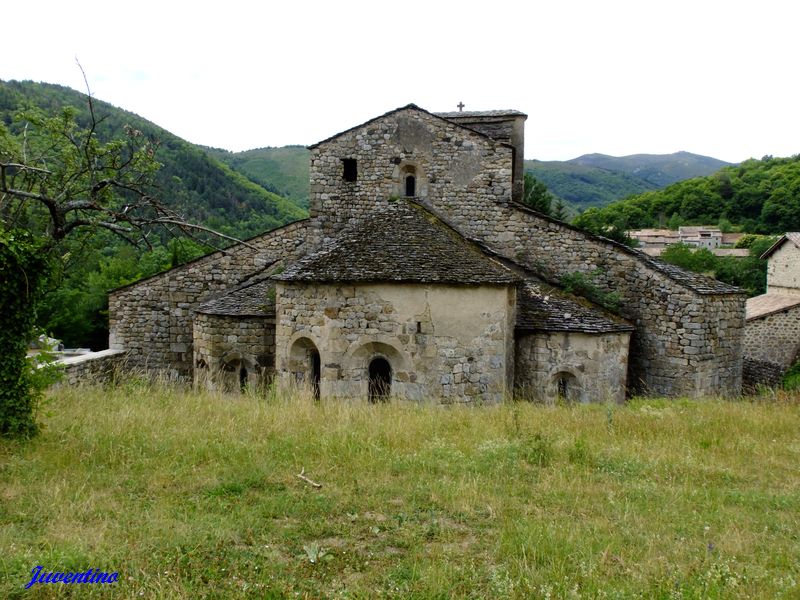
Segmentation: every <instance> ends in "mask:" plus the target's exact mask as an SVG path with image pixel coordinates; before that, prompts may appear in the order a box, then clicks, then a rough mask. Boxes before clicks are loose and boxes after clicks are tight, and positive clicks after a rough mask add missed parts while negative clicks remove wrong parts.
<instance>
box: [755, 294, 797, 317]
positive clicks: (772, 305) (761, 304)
mask: <svg viewBox="0 0 800 600" xmlns="http://www.w3.org/2000/svg"><path fill="white" fill-rule="evenodd" d="M746 306H747V308H746V312H745V318H746V319H747V320H748V321H751V320H753V319H760V318H761V317H766V316H767V315H771V314H773V313H776V312H781V311H784V310H788V309H790V308H794V307H795V306H800V296H784V295H782V294H769V293H767V294H761V295H760V296H756V297H755V298H748V299H747V305H746Z"/></svg>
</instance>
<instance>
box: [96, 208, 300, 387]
mask: <svg viewBox="0 0 800 600" xmlns="http://www.w3.org/2000/svg"><path fill="white" fill-rule="evenodd" d="M308 224H309V222H308V221H307V220H306V221H299V222H297V223H293V224H291V225H287V226H285V227H281V228H280V229H276V230H273V231H270V232H268V233H265V234H263V235H261V236H258V237H256V238H253V239H251V240H249V241H248V244H249V246H252V247H248V246H245V245H243V244H239V245H237V246H234V247H233V248H231V249H230V250H228V251H227V252H226V253H222V252H216V253H214V254H210V255H208V256H205V257H203V258H201V259H198V260H196V261H193V262H190V263H187V264H186V265H183V266H181V267H177V268H175V269H172V270H170V271H167V272H165V273H161V274H160V275H155V276H153V277H150V278H148V279H145V280H143V281H140V282H138V283H134V284H132V285H129V286H127V287H124V288H121V289H118V290H116V291H114V292H111V294H110V295H109V330H110V332H111V333H110V335H109V346H110V347H111V348H124V349H125V350H127V351H128V363H129V364H130V365H131V366H133V367H141V368H148V369H170V370H171V371H172V372H173V374H178V375H182V376H188V375H189V374H190V373H191V370H192V352H193V351H192V311H193V309H194V308H196V307H197V306H198V305H199V304H200V303H202V302H204V301H206V300H209V299H211V298H212V297H214V296H216V295H219V294H220V293H222V292H224V291H226V290H228V289H229V288H230V287H232V286H234V285H236V284H238V283H240V282H241V281H243V280H244V279H246V278H247V277H248V276H250V275H251V274H252V273H253V272H255V271H257V270H259V269H263V268H265V267H268V266H269V265H272V264H274V263H275V262H276V261H284V260H293V259H295V258H296V257H298V256H300V255H301V254H303V253H304V252H306V251H308V245H307V235H306V232H307V228H308Z"/></svg>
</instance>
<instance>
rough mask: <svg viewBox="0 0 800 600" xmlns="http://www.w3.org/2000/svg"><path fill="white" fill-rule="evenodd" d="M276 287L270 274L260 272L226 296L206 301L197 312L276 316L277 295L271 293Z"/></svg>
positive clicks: (237, 315)
mask: <svg viewBox="0 0 800 600" xmlns="http://www.w3.org/2000/svg"><path fill="white" fill-rule="evenodd" d="M274 289H275V282H274V281H272V280H270V279H269V275H267V274H260V275H257V276H256V277H254V278H253V279H251V280H250V281H248V282H247V283H245V284H242V285H239V286H237V287H235V288H233V290H231V291H229V292H228V293H226V294H225V295H224V296H220V297H219V298H215V299H213V300H209V301H208V302H204V303H203V304H201V305H200V306H198V307H197V308H196V309H195V312H198V313H202V314H206V315H221V316H228V317H274V316H275V296H274V294H271V293H270V290H274Z"/></svg>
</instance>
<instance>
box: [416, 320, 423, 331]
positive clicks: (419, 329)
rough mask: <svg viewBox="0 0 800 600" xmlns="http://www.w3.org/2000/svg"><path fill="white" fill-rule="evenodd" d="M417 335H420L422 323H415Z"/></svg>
mask: <svg viewBox="0 0 800 600" xmlns="http://www.w3.org/2000/svg"><path fill="white" fill-rule="evenodd" d="M417 333H422V321H417Z"/></svg>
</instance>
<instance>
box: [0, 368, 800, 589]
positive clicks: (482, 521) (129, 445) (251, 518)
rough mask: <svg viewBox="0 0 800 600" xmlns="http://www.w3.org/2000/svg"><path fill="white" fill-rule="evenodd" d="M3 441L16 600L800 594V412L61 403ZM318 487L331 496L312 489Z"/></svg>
mask: <svg viewBox="0 0 800 600" xmlns="http://www.w3.org/2000/svg"><path fill="white" fill-rule="evenodd" d="M42 421H43V423H44V425H45V427H44V432H43V434H42V435H41V436H40V437H39V438H37V439H36V440H34V441H32V442H30V443H26V444H21V443H9V442H2V443H0V465H1V466H0V502H1V504H0V580H1V581H0V596H3V597H17V596H19V597H21V596H22V593H23V586H24V585H25V584H26V583H27V582H28V581H29V580H30V572H31V569H32V568H34V567H35V566H36V565H43V566H44V567H45V570H59V571H69V570H72V571H80V570H86V569H87V568H90V567H91V568H101V569H103V570H107V571H108V570H112V571H118V572H119V573H120V576H121V580H120V582H119V583H117V584H115V586H114V588H113V589H108V588H107V587H106V588H105V589H103V588H102V586H90V585H72V586H61V585H37V586H34V588H32V590H30V592H33V595H34V596H39V597H56V596H58V597H62V596H76V597H77V596H80V597H83V596H85V595H87V594H88V595H100V596H102V595H108V596H113V597H131V598H133V597H137V598H138V597H143V596H144V597H168V598H199V597H254V598H261V597H270V596H272V597H282V596H301V597H364V598H368V597H369V598H372V597H424V598H427V597H482V598H484V597H519V598H527V597H548V596H549V597H554V598H555V597H640V596H641V597H665V598H666V597H670V598H671V597H686V598H701V597H702V598H706V597H719V598H736V597H741V598H751V597H763V598H768V597H769V598H773V597H781V596H784V597H794V596H796V595H797V594H798V588H797V584H796V582H797V580H798V579H799V578H800V573H798V570H799V569H798V564H797V560H796V557H797V556H798V555H800V552H798V551H800V541H799V540H800V536H798V532H799V531H800V523H799V522H798V519H799V517H800V495H799V494H798V490H799V489H800V470H799V469H798V464H800V460H798V459H800V437H798V434H797V432H798V425H800V405H799V404H798V401H797V397H794V396H781V397H774V398H762V399H760V400H758V401H739V402H727V401H722V400H714V401H666V400H662V401H643V400H635V401H632V402H630V403H628V404H627V405H625V406H617V405H593V406H555V407H545V406H541V405H533V404H527V403H508V404H505V405H502V406H496V407H479V408H465V407H448V408H444V407H440V406H436V405H431V404H406V403H401V402H391V403H387V404H381V405H369V404H366V403H360V402H341V401H336V402H333V401H330V402H321V403H315V402H314V401H313V399H312V398H311V396H310V395H308V394H305V395H304V394H302V393H297V394H294V395H292V396H290V397H280V396H278V395H276V394H274V393H270V394H267V395H264V394H245V395H230V396H225V395H219V394H211V393H206V392H190V391H186V390H182V389H180V388H177V387H171V386H164V385H161V384H151V383H148V382H147V381H144V380H138V379H130V380H128V381H126V382H124V383H122V384H121V385H120V386H118V387H117V388H114V389H103V388H99V387H94V388H60V389H58V390H56V391H54V392H53V393H52V395H51V397H50V399H49V402H48V404H47V406H46V414H45V415H43V419H42ZM301 471H303V472H304V474H305V475H306V476H307V477H308V478H309V479H311V480H312V481H314V482H318V483H321V484H322V487H321V488H315V487H313V486H312V485H311V484H309V483H308V482H306V481H304V480H302V479H300V478H298V477H297V474H298V473H300V472H301Z"/></svg>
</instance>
